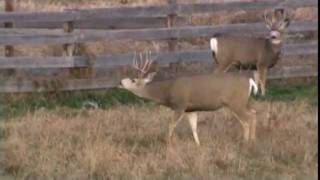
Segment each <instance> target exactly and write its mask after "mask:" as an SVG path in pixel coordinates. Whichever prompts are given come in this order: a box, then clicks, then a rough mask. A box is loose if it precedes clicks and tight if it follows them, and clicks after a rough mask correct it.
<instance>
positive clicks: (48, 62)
mask: <svg viewBox="0 0 320 180" xmlns="http://www.w3.org/2000/svg"><path fill="white" fill-rule="evenodd" d="M316 54H318V44H317V43H308V44H307V43H304V44H302V43H301V44H288V45H285V46H284V48H283V55H284V56H292V55H316ZM133 57H134V54H133V53H127V54H119V55H106V56H98V57H97V59H96V61H95V64H94V65H93V67H96V68H112V67H115V66H125V65H129V64H131V61H132V59H133ZM155 61H156V62H157V63H159V64H160V65H167V64H169V63H175V62H179V61H183V62H191V61H201V62H212V55H211V51H210V50H209V49H205V50H193V51H187V52H167V53H159V54H157V58H156V59H155ZM86 66H87V59H86V58H85V57H10V58H8V57H0V69H8V68H74V67H86Z"/></svg>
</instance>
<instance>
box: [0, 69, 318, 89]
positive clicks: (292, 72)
mask: <svg viewBox="0 0 320 180" xmlns="http://www.w3.org/2000/svg"><path fill="white" fill-rule="evenodd" d="M315 76H318V70H317V69H315V68H314V67H312V66H298V67H285V68H284V69H275V68H274V69H272V70H271V71H270V73H268V79H279V78H283V77H285V78H294V77H315ZM119 81H120V79H119V78H118V79H116V78H110V77H107V78H97V79H72V80H68V81H67V82H66V85H65V86H64V87H63V88H61V89H59V91H72V90H90V89H107V88H112V87H116V86H117V85H118V84H119ZM43 91H53V89H47V90H46V89H44V88H43V87H35V85H34V83H33V82H32V81H21V82H17V81H13V80H9V81H3V82H0V93H17V92H19V93H25V92H43Z"/></svg>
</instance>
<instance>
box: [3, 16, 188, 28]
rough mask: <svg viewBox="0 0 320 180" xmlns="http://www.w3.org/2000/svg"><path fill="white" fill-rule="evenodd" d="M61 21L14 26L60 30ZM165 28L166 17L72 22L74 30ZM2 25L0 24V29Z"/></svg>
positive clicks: (182, 22) (179, 23) (180, 22)
mask: <svg viewBox="0 0 320 180" xmlns="http://www.w3.org/2000/svg"><path fill="white" fill-rule="evenodd" d="M63 23H64V22H63V21H18V22H16V23H15V24H14V26H15V28H34V29H37V28H43V29H57V28H59V29H61V28H62V25H63ZM187 24H188V22H187V19H186V18H184V17H177V18H176V25H177V26H183V25H187ZM166 26H167V18H166V17H129V18H126V17H124V18H104V19H91V20H90V21H89V20H76V21H74V28H76V29H140V28H160V27H166ZM3 27H4V24H3V23H0V28H3Z"/></svg>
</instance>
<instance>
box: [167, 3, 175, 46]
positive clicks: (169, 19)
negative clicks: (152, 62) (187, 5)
mask: <svg viewBox="0 0 320 180" xmlns="http://www.w3.org/2000/svg"><path fill="white" fill-rule="evenodd" d="M168 4H169V6H171V7H172V6H175V5H176V4H177V0H168ZM176 16H177V15H176V14H168V15H167V27H168V28H172V27H173V26H174V24H175V20H176ZM176 45H177V39H176V38H171V39H170V40H168V46H169V51H174V50H175V49H176Z"/></svg>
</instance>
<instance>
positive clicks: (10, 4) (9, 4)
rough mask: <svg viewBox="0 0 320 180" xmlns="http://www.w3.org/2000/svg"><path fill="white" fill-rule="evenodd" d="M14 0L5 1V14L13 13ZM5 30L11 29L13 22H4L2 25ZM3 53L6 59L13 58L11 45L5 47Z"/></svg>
mask: <svg viewBox="0 0 320 180" xmlns="http://www.w3.org/2000/svg"><path fill="white" fill-rule="evenodd" d="M13 1H14V0H5V11H6V12H12V11H14V2H13ZM4 27H5V28H13V22H5V23H4ZM4 49H5V50H4V52H5V56H6V57H12V56H14V48H13V46H11V45H7V46H5V47H4Z"/></svg>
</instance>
